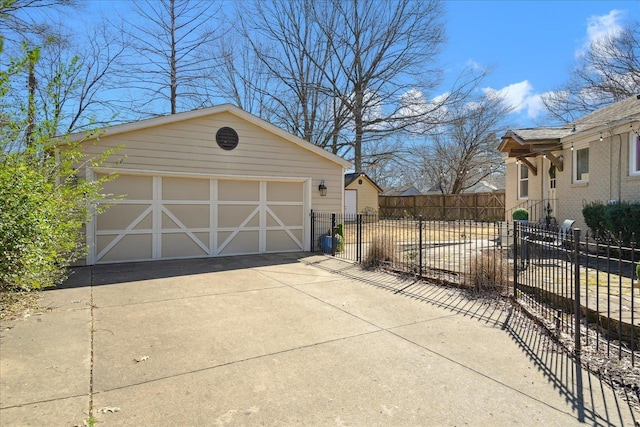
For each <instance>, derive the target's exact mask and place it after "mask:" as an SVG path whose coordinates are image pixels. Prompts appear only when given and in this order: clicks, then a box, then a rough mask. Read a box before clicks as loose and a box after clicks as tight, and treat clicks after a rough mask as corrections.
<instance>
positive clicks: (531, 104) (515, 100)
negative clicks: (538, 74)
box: [482, 80, 544, 119]
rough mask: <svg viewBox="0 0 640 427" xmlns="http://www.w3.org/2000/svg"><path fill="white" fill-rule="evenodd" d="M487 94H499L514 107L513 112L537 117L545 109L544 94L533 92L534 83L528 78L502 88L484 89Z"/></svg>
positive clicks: (531, 117) (498, 95)
mask: <svg viewBox="0 0 640 427" xmlns="http://www.w3.org/2000/svg"><path fill="white" fill-rule="evenodd" d="M482 90H483V92H484V93H485V95H487V96H497V97H500V98H502V99H504V102H505V103H506V104H507V105H508V106H509V107H511V108H512V112H511V113H512V114H526V115H527V116H528V117H529V118H530V119H535V118H536V117H538V116H539V115H540V114H541V113H542V112H543V111H544V105H543V103H542V95H543V94H537V93H534V92H533V85H531V83H529V81H528V80H523V81H521V82H518V83H513V84H510V85H509V86H505V87H503V88H502V89H493V88H490V87H487V88H484V89H482Z"/></svg>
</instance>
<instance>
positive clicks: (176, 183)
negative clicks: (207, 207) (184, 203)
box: [162, 177, 210, 200]
mask: <svg viewBox="0 0 640 427" xmlns="http://www.w3.org/2000/svg"><path fill="white" fill-rule="evenodd" d="M209 182H210V180H208V179H192V178H167V177H165V178H162V199H163V200H209Z"/></svg>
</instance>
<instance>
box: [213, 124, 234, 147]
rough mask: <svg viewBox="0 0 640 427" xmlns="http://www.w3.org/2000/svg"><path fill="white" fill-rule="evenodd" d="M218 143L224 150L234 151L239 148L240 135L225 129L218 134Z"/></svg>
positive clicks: (227, 128)
mask: <svg viewBox="0 0 640 427" xmlns="http://www.w3.org/2000/svg"><path fill="white" fill-rule="evenodd" d="M216 142H217V143H218V145H219V146H220V148H222V149H223V150H233V149H234V148H236V147H237V146H238V133H237V132H236V131H235V130H233V129H231V128H230V127H223V128H220V129H218V132H216Z"/></svg>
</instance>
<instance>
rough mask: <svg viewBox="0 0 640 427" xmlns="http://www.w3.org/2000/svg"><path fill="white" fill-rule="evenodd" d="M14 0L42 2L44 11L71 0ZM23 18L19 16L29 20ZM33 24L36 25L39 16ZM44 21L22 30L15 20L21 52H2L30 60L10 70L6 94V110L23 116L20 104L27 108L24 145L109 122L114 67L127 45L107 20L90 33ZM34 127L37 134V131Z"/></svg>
mask: <svg viewBox="0 0 640 427" xmlns="http://www.w3.org/2000/svg"><path fill="white" fill-rule="evenodd" d="M9 3H11V2H9ZM13 4H21V5H26V6H25V7H36V8H43V10H42V13H45V10H46V9H47V8H53V9H55V7H56V6H59V5H60V4H63V5H68V4H73V2H70V1H61V2H59V1H50V2H49V1H35V0H34V1H31V2H27V1H18V2H16V3H13ZM38 10H40V9H38ZM16 13H17V12H16ZM45 15H46V13H45ZM58 18H60V16H58ZM25 19H26V18H20V19H18V20H17V21H16V22H21V23H23V24H25V25H26V23H27V21H25ZM34 19H35V18H34ZM12 25H14V26H17V24H12ZM34 25H35V26H36V27H37V26H38V24H37V22H36V23H35V24H34ZM45 27H46V31H43V32H25V33H21V32H20V31H21V27H20V26H17V29H15V30H12V31H13V33H12V34H13V38H15V39H21V40H22V42H21V44H20V45H21V52H16V49H15V46H14V48H13V50H14V51H13V52H12V53H10V54H7V55H6V56H4V55H2V57H3V59H8V60H9V63H11V62H12V61H13V60H12V59H11V58H15V57H23V58H26V60H27V63H25V64H24V66H22V67H17V68H14V69H15V72H13V73H10V78H11V79H12V80H13V82H12V84H10V85H9V86H8V87H10V88H11V90H10V91H9V92H8V93H6V94H4V98H6V100H7V101H8V102H7V103H3V106H2V109H3V110H7V109H8V108H13V111H14V112H15V114H14V116H20V109H23V110H24V111H26V123H27V125H26V127H25V129H24V138H23V139H24V142H25V144H26V145H29V143H30V141H32V140H35V139H39V140H43V139H47V138H50V137H53V136H55V135H60V134H66V133H69V132H74V131H78V130H82V129H87V128H88V127H93V126H97V125H102V124H106V123H107V122H111V120H112V119H113V117H114V115H115V111H117V108H116V106H115V104H114V102H113V101H114V100H113V99H109V98H108V93H109V88H111V86H110V78H111V77H112V74H111V72H112V71H113V68H114V63H115V62H116V61H117V60H118V58H119V56H120V55H121V54H122V50H123V48H122V44H121V43H118V38H117V36H116V35H115V34H113V33H111V32H110V29H109V27H108V26H106V25H104V26H99V27H93V28H91V33H90V35H89V36H88V37H87V38H84V37H83V35H82V34H81V33H79V32H77V31H76V32H73V33H72V32H71V31H70V30H69V29H67V28H66V27H65V26H64V25H63V24H61V23H60V22H59V21H54V20H53V19H49V20H48V22H47V23H46V25H45ZM45 27H43V28H45ZM9 67H11V65H9ZM36 129H37V132H39V133H40V134H39V135H34V134H33V132H34V130H36Z"/></svg>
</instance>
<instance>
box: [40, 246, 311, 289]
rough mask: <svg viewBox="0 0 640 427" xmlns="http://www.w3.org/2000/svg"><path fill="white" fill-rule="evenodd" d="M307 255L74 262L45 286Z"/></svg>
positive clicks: (235, 266)
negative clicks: (60, 278)
mask: <svg viewBox="0 0 640 427" xmlns="http://www.w3.org/2000/svg"><path fill="white" fill-rule="evenodd" d="M309 255H310V254H309V253H305V252H291V253H280V254H259V255H242V256H229V257H217V258H195V259H176V260H162V261H141V262H128V263H118V264H99V265H92V266H78V267H71V268H70V274H69V278H68V279H67V280H66V281H65V282H64V283H62V284H61V285H59V286H57V287H55V288H48V289H45V290H54V289H70V288H80V287H84V286H100V285H113V284H117V283H126V282H135V281H141V280H152V279H165V278H169V277H180V276H190V275H196V274H206V273H214V272H221V271H231V270H243V269H247V268H257V267H265V266H275V265H282V264H291V263H295V262H299V261H300V260H301V259H302V258H305V257H308V256H309Z"/></svg>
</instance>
